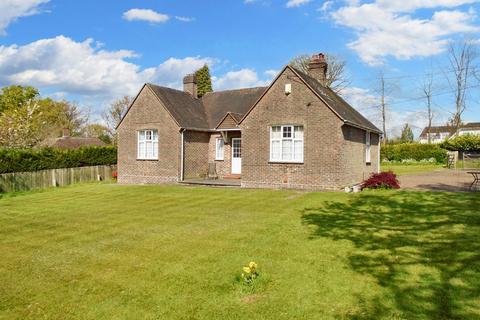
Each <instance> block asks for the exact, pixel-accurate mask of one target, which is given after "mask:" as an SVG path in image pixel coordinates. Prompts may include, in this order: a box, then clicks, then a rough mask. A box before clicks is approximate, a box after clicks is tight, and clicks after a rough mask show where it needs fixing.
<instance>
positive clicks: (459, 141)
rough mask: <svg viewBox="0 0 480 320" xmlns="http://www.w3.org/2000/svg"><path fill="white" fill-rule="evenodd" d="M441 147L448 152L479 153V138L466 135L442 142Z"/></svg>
mask: <svg viewBox="0 0 480 320" xmlns="http://www.w3.org/2000/svg"><path fill="white" fill-rule="evenodd" d="M441 147H442V148H444V149H447V150H450V151H480V136H478V135H473V134H466V135H462V136H456V137H455V138H451V139H448V140H445V141H444V142H442V144H441Z"/></svg>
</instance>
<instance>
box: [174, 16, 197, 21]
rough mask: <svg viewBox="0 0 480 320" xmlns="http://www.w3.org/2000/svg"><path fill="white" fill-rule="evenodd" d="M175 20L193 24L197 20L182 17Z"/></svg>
mask: <svg viewBox="0 0 480 320" xmlns="http://www.w3.org/2000/svg"><path fill="white" fill-rule="evenodd" d="M175 19H177V20H178V21H182V22H192V21H195V18H191V17H182V16H175Z"/></svg>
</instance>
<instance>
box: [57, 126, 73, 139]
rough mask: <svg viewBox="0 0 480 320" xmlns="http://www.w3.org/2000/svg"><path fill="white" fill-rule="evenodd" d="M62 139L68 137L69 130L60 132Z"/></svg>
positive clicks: (65, 129)
mask: <svg viewBox="0 0 480 320" xmlns="http://www.w3.org/2000/svg"><path fill="white" fill-rule="evenodd" d="M57 132H58V131H57ZM62 137H63V138H67V137H70V129H68V128H63V130H62Z"/></svg>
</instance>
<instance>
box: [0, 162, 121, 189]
mask: <svg viewBox="0 0 480 320" xmlns="http://www.w3.org/2000/svg"><path fill="white" fill-rule="evenodd" d="M114 171H116V166H92V167H79V168H64V169H51V170H41V171H33V172H14V173H4V174H0V192H15V191H28V190H34V189H45V188H49V187H58V186H66V185H69V184H74V183H81V182H91V181H102V180H109V179H111V178H112V174H113V172H114Z"/></svg>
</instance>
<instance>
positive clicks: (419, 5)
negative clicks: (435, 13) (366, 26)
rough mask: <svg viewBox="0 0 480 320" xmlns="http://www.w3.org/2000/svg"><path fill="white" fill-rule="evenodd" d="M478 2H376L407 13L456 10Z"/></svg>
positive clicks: (380, 5) (381, 5) (384, 7)
mask: <svg viewBox="0 0 480 320" xmlns="http://www.w3.org/2000/svg"><path fill="white" fill-rule="evenodd" d="M475 2H478V0H409V1H407V0H377V3H378V5H379V7H381V8H383V9H386V10H389V11H394V12H408V11H414V10H417V9H428V8H440V7H443V8H456V7H459V6H461V5H465V4H473V3H475Z"/></svg>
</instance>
